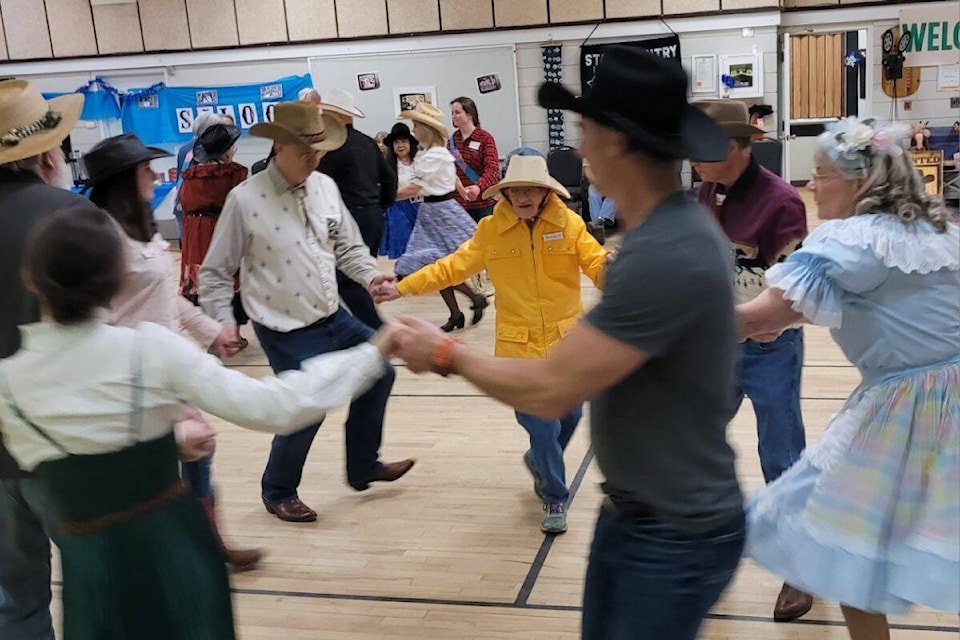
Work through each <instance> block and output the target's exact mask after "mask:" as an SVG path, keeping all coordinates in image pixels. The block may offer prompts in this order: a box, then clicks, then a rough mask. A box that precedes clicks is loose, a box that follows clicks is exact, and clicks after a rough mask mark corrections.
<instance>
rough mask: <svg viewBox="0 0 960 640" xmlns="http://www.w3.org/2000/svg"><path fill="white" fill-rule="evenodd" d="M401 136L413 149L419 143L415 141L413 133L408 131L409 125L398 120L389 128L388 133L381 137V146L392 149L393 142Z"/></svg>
mask: <svg viewBox="0 0 960 640" xmlns="http://www.w3.org/2000/svg"><path fill="white" fill-rule="evenodd" d="M401 138H406V140H407V142H409V143H410V147H411V148H414V149H415V148H416V147H417V145H418V144H420V143H419V142H417V139H416V138H414V137H413V134H412V133H410V127H408V126H407V125H405V124H403V123H402V122H398V123H397V124H395V125H393V128H392V129H390V135H388V136H387V137H386V138H384V139H383V146H385V147H387V148H388V149H392V148H393V143H394V142H396V141H397V140H399V139H401Z"/></svg>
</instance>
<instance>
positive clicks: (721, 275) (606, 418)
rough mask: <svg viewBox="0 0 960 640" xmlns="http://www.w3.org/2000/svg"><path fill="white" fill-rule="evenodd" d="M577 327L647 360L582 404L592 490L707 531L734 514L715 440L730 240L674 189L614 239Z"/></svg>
mask: <svg viewBox="0 0 960 640" xmlns="http://www.w3.org/2000/svg"><path fill="white" fill-rule="evenodd" d="M586 319H587V322H589V323H590V324H591V325H592V326H594V327H595V328H597V329H598V330H600V331H602V332H603V333H604V334H606V335H608V336H610V337H611V338H614V339H616V340H619V341H620V342H623V343H626V344H629V345H631V346H633V347H636V348H637V349H640V350H642V351H644V352H645V353H647V354H648V355H649V358H650V359H649V360H648V361H647V363H646V364H645V365H644V366H642V367H641V368H639V369H637V370H636V371H634V372H633V373H632V374H630V375H629V376H628V377H627V378H625V379H623V380H621V381H620V382H619V383H617V384H616V385H614V386H613V387H611V388H609V389H607V390H605V391H603V392H602V393H601V394H600V395H598V396H597V397H596V398H594V399H593V402H592V405H591V406H592V420H591V423H592V426H591V429H592V435H593V446H594V450H595V452H596V455H597V461H598V463H599V464H600V470H601V471H602V472H603V474H604V475H605V476H606V479H607V481H606V483H605V484H604V491H606V493H607V494H608V495H610V496H612V497H613V498H615V499H620V500H623V501H626V502H631V503H637V504H639V505H642V506H644V507H646V508H648V509H650V510H651V511H652V512H653V513H654V514H655V515H656V517H657V518H660V519H662V520H664V521H665V522H668V523H670V524H673V525H674V526H676V527H678V528H682V529H687V530H690V531H708V530H710V529H713V528H716V527H718V526H721V525H723V524H725V523H726V522H728V521H730V520H732V519H733V518H734V517H737V516H738V515H740V514H741V513H742V510H743V498H742V496H741V494H740V486H739V484H738V482H737V477H736V471H735V468H734V453H733V450H732V449H731V448H730V445H729V444H728V443H727V439H726V431H727V423H728V422H729V421H730V419H731V418H732V417H733V414H734V411H735V406H734V392H735V388H734V385H735V383H736V366H737V363H736V358H737V353H738V351H737V339H736V330H735V320H734V312H733V291H732V282H731V277H730V246H729V241H728V240H727V239H726V237H725V236H724V235H723V231H721V229H720V227H719V226H718V225H717V224H716V222H715V221H714V220H713V219H712V218H711V217H710V215H709V214H708V213H707V212H705V211H704V210H703V209H701V208H700V206H699V205H698V204H697V203H696V202H695V201H694V200H692V199H690V198H687V197H686V196H684V195H683V194H681V193H676V194H674V195H672V196H670V197H669V198H667V199H666V200H664V201H663V202H661V203H660V204H659V205H657V206H656V207H655V208H654V209H653V211H651V213H650V215H649V216H648V218H647V220H646V222H644V223H643V224H642V225H641V226H640V227H638V228H636V229H634V230H633V231H631V232H630V233H629V234H627V236H626V237H625V238H624V242H623V246H622V247H621V249H620V253H619V256H618V257H617V260H616V262H614V264H613V265H611V267H610V269H609V272H608V273H607V278H606V284H605V285H604V291H603V299H602V301H601V302H600V304H599V305H597V306H596V307H595V308H594V309H593V310H592V311H591V312H590V313H589V314H588V315H587V318H586Z"/></svg>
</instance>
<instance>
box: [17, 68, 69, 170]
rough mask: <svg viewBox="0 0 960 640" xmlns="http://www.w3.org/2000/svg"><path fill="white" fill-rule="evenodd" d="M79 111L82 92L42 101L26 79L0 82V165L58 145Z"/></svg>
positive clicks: (38, 92)
mask: <svg viewBox="0 0 960 640" xmlns="http://www.w3.org/2000/svg"><path fill="white" fill-rule="evenodd" d="M82 110H83V95H82V94H79V93H71V94H68V95H65V96H60V97H59V98H53V99H52V100H46V99H44V97H43V94H41V93H40V90H39V89H37V88H36V87H35V86H33V85H32V84H30V83H29V82H27V81H26V80H4V81H3V82H0V164H6V163H8V162H16V161H17V160H23V159H24V158H31V157H33V156H37V155H40V154H41V153H44V152H46V151H50V150H51V149H53V148H54V147H57V146H60V143H61V142H63V141H64V139H65V138H66V137H67V136H69V135H70V131H71V130H72V129H73V127H74V125H76V124H77V120H79V119H80V112H81V111H82Z"/></svg>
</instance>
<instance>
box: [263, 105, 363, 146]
mask: <svg viewBox="0 0 960 640" xmlns="http://www.w3.org/2000/svg"><path fill="white" fill-rule="evenodd" d="M250 135H252V136H257V137H258V138H269V139H270V140H273V141H274V142H279V143H280V144H292V145H297V146H299V147H302V148H303V149H312V150H313V151H333V150H334V149H339V148H340V147H342V146H343V143H344V142H346V140H347V128H346V127H345V126H343V125H342V124H340V123H339V122H338V121H337V120H336V118H334V117H333V116H329V115H327V114H325V113H323V111H321V109H320V108H319V107H317V106H316V105H312V104H309V103H307V102H299V101H294V102H281V103H280V104H278V105H277V106H276V107H275V108H274V110H273V122H260V123H258V124H255V125H253V126H252V127H251V128H250Z"/></svg>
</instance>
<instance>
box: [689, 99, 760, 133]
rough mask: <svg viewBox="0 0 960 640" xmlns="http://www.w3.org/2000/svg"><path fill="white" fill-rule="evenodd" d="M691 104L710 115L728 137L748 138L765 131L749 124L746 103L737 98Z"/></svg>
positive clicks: (748, 112)
mask: <svg viewBox="0 0 960 640" xmlns="http://www.w3.org/2000/svg"><path fill="white" fill-rule="evenodd" d="M693 106H695V107H699V108H700V109H701V110H702V111H703V112H704V113H705V114H707V115H708V116H710V117H711V118H712V119H713V120H714V121H715V122H716V123H717V124H719V125H720V128H721V129H723V132H724V133H725V134H727V136H728V137H730V138H750V137H752V136H755V135H757V134H760V135H763V134H765V133H766V131H764V130H763V129H760V128H759V127H755V126H753V125H752V124H750V111H749V110H747V105H745V104H743V103H742V102H739V101H737V100H716V99H714V100H700V101H698V102H694V103H693Z"/></svg>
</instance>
